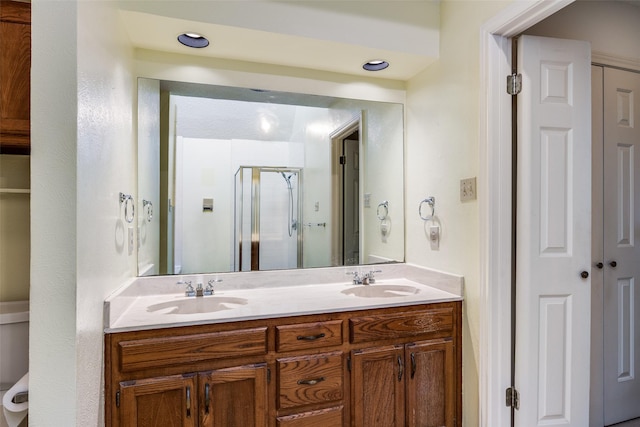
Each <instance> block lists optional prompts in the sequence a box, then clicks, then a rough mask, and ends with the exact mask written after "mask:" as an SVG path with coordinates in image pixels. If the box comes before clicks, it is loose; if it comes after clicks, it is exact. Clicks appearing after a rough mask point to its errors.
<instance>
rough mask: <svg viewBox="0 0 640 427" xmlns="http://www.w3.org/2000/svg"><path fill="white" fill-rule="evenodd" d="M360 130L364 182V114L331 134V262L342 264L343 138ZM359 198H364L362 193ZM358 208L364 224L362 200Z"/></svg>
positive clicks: (359, 143) (361, 246)
mask: <svg viewBox="0 0 640 427" xmlns="http://www.w3.org/2000/svg"><path fill="white" fill-rule="evenodd" d="M356 131H358V132H359V135H360V136H359V141H358V151H359V152H360V162H361V163H360V167H359V171H360V172H359V173H360V175H361V176H360V182H361V183H362V116H360V115H359V116H357V117H353V118H352V119H351V120H349V121H348V122H346V123H344V124H342V125H341V126H340V127H339V128H337V129H336V130H334V131H333V132H331V133H330V134H329V139H330V140H331V188H332V191H331V206H332V209H331V223H332V224H334V225H335V226H334V227H332V232H331V260H332V262H331V264H332V265H342V259H343V258H344V257H343V245H342V243H343V235H344V224H343V220H342V215H343V212H344V203H343V197H342V196H343V188H342V184H343V175H342V171H341V170H340V168H339V163H340V156H342V147H343V140H344V139H345V138H347V137H348V136H349V135H351V134H352V133H354V132H356ZM359 199H362V195H360V197H359ZM357 203H358V209H359V215H360V223H361V224H362V206H361V202H360V200H358V202H357ZM362 234H363V233H360V241H359V242H358V244H359V246H360V260H359V261H360V262H359V264H362V248H363V241H362Z"/></svg>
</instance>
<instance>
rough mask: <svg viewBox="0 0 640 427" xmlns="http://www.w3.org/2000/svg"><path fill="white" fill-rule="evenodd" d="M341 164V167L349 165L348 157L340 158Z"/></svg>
mask: <svg viewBox="0 0 640 427" xmlns="http://www.w3.org/2000/svg"><path fill="white" fill-rule="evenodd" d="M340 164H341V165H346V164H347V156H340Z"/></svg>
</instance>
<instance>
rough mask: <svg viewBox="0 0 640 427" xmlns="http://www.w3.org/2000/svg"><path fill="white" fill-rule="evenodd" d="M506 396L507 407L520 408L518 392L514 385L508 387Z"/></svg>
mask: <svg viewBox="0 0 640 427" xmlns="http://www.w3.org/2000/svg"><path fill="white" fill-rule="evenodd" d="M506 398H507V401H506V403H507V407H509V408H513V409H520V393H518V390H516V389H515V387H509V388H508V389H507V393H506Z"/></svg>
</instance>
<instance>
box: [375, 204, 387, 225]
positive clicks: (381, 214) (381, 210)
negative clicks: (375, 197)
mask: <svg viewBox="0 0 640 427" xmlns="http://www.w3.org/2000/svg"><path fill="white" fill-rule="evenodd" d="M376 215H378V219H379V220H380V221H384V220H385V219H387V217H388V216H389V201H387V200H385V201H384V202H382V203H380V204H378V209H377V210H376Z"/></svg>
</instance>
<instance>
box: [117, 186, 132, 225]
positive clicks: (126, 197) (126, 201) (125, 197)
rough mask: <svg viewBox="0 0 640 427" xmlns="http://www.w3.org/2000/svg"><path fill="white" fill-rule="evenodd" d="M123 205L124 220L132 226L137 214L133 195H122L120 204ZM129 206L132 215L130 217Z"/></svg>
mask: <svg viewBox="0 0 640 427" xmlns="http://www.w3.org/2000/svg"><path fill="white" fill-rule="evenodd" d="M123 203H124V220H125V221H127V222H128V223H129V224H131V223H132V222H133V218H134V217H135V214H136V206H135V204H134V202H133V197H131V194H124V193H120V204H121V205H122V204H123ZM129 205H131V215H129Z"/></svg>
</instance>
